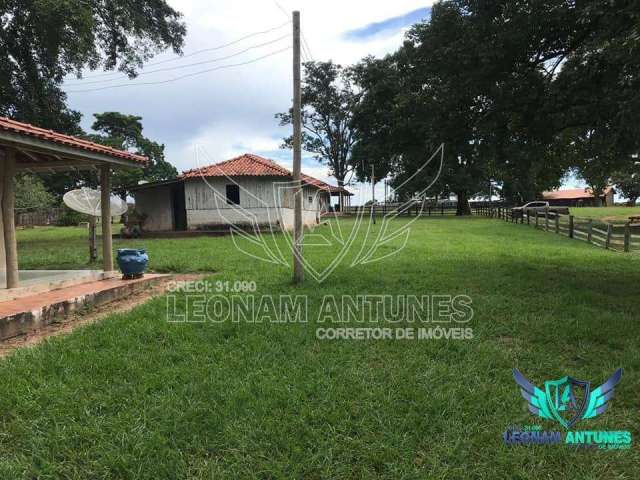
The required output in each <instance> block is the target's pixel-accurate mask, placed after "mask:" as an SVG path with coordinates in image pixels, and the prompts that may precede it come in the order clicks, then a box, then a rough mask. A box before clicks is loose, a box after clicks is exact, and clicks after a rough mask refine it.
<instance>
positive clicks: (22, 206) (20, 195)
mask: <svg viewBox="0 0 640 480" xmlns="http://www.w3.org/2000/svg"><path fill="white" fill-rule="evenodd" d="M54 204H55V198H54V196H53V195H52V194H51V193H50V192H49V191H48V190H47V189H46V187H45V186H44V183H43V182H42V180H41V179H40V178H39V177H37V176H34V175H28V174H21V175H18V176H17V177H16V206H15V208H16V210H17V211H18V212H20V211H26V210H44V209H47V208H49V207H52V206H53V205H54Z"/></svg>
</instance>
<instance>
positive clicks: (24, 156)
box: [0, 117, 148, 173]
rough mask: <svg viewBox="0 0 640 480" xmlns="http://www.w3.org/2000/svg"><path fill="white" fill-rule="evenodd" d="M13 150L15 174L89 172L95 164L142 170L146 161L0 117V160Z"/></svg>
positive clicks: (136, 156) (102, 146) (95, 166)
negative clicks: (16, 172) (9, 150)
mask: <svg viewBox="0 0 640 480" xmlns="http://www.w3.org/2000/svg"><path fill="white" fill-rule="evenodd" d="M7 149H13V150H15V158H16V166H15V169H16V171H27V172H34V173H36V172H45V173H52V172H60V171H70V170H92V169H96V168H97V165H100V164H109V165H113V166H118V167H143V166H145V165H146V164H147V161H148V160H147V158H146V157H143V156H140V155H136V154H133V153H130V152H125V151H121V150H116V149H115V148H111V147H108V146H105V145H100V144H98V143H94V142H90V141H88V140H84V139H82V138H78V137H73V136H71V135H65V134H62V133H57V132H54V131H53V130H46V129H44V128H40V127H36V126H34V125H30V124H28V123H22V122H17V121H15V120H11V119H9V118H6V117H0V159H4V158H5V156H6V152H7Z"/></svg>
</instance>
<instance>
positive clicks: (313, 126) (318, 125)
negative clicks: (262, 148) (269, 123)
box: [276, 62, 359, 186]
mask: <svg viewBox="0 0 640 480" xmlns="http://www.w3.org/2000/svg"><path fill="white" fill-rule="evenodd" d="M304 73H305V75H304V81H303V84H302V95H301V97H302V130H303V131H302V148H303V149H304V150H305V151H307V152H309V153H312V154H313V155H314V157H315V158H316V159H317V160H318V161H319V162H320V163H323V164H325V165H327V166H328V167H329V171H330V172H329V173H330V175H332V176H333V177H334V178H335V179H336V181H337V183H338V185H339V186H343V185H344V184H345V181H348V180H349V177H348V176H349V174H350V173H351V172H353V164H352V161H351V154H352V149H353V145H354V143H355V132H354V125H353V111H354V108H355V105H356V104H357V102H358V98H359V93H358V91H357V90H356V88H355V87H354V85H353V79H352V76H351V72H350V70H349V69H345V68H343V67H342V66H340V65H337V64H335V63H333V62H306V63H305V64H304ZM276 118H278V119H279V120H280V125H281V126H284V125H290V124H291V122H292V113H291V111H288V112H285V113H278V114H276ZM292 142H293V137H288V138H285V139H284V144H283V148H291V147H292Z"/></svg>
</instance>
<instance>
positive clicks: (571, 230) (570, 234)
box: [569, 215, 573, 238]
mask: <svg viewBox="0 0 640 480" xmlns="http://www.w3.org/2000/svg"><path fill="white" fill-rule="evenodd" d="M569 238H573V215H569Z"/></svg>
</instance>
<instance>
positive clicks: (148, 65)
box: [78, 20, 291, 80]
mask: <svg viewBox="0 0 640 480" xmlns="http://www.w3.org/2000/svg"><path fill="white" fill-rule="evenodd" d="M290 23H291V20H288V21H286V22H284V23H282V24H280V25H278V26H276V27H272V28H269V29H267V30H261V31H259V32H253V33H250V34H248V35H245V36H244V37H240V38H238V39H236V40H233V41H232V42H228V43H224V44H222V45H218V46H216V47H211V48H203V49H201V50H196V51H195V52H191V53H188V54H186V55H180V56H176V57H174V58H168V59H166V60H159V61H157V62H151V63H147V64H146V66H147V67H152V66H154V65H162V64H165V63H169V62H177V61H181V60H184V59H185V58H189V57H194V56H196V55H200V54H201V53H206V52H213V51H216V50H221V49H223V48H227V47H230V46H232V45H235V44H237V43H240V42H242V41H244V40H246V39H248V38H251V37H255V36H257V35H265V34H267V33H271V32H275V31H276V30H280V29H281V28H282V27H284V26H286V25H289V24H290ZM114 75H122V72H106V73H98V74H96V75H87V76H86V77H83V79H84V78H98V77H112V76H114ZM78 80H82V79H78Z"/></svg>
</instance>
